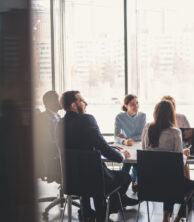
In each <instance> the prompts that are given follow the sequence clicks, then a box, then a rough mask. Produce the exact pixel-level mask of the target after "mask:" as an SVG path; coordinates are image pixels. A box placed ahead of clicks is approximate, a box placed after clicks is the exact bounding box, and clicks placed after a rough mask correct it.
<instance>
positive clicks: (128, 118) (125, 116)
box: [114, 94, 146, 193]
mask: <svg viewBox="0 0 194 222" xmlns="http://www.w3.org/2000/svg"><path fill="white" fill-rule="evenodd" d="M138 109H139V103H138V98H137V96H135V95H132V94H129V95H126V96H125V99H124V105H123V106H122V110H123V111H124V112H121V113H119V114H118V115H117V116H116V119H115V132H114V137H115V142H117V143H120V144H124V145H126V146H132V145H133V143H134V142H137V141H141V133H142V130H143V128H144V126H145V123H146V114H145V113H142V112H138ZM131 166H132V164H130V163H124V164H123V168H122V170H123V171H125V172H127V173H129V171H130V169H131ZM136 171H137V170H136V164H133V169H132V190H133V192H134V193H136V192H137V183H136V180H137V172H136Z"/></svg>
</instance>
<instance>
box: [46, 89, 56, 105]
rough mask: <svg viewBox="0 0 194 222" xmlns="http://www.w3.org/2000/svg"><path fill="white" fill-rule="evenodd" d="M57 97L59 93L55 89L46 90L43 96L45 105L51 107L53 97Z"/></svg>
mask: <svg viewBox="0 0 194 222" xmlns="http://www.w3.org/2000/svg"><path fill="white" fill-rule="evenodd" d="M57 97H58V94H57V93H56V91H55V90H50V91H48V92H46V93H45V94H44V95H43V98H42V100H43V103H44V105H45V107H50V104H51V103H52V101H53V99H54V100H56V98H57Z"/></svg>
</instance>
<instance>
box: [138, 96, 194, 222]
mask: <svg viewBox="0 0 194 222" xmlns="http://www.w3.org/2000/svg"><path fill="white" fill-rule="evenodd" d="M142 148H143V149H148V150H155V151H170V152H182V153H183V154H184V157H185V158H184V159H186V158H187V157H188V156H189V155H190V152H189V149H183V145H182V135H181V131H180V129H178V128H177V127H176V116H175V109H174V107H173V105H172V103H171V102H170V101H167V100H163V101H161V102H159V103H158V104H157V105H156V106H155V109H154V121H153V122H152V123H151V124H147V125H146V127H145V128H144V130H143V133H142ZM184 182H185V187H184V189H185V192H188V191H189V190H193V189H194V181H191V180H188V179H186V178H185V181H184ZM173 205H174V204H173V203H172V202H168V203H164V209H163V210H164V214H163V222H169V221H170V215H171V213H172V211H173ZM183 209H184V206H183V205H181V208H180V210H179V213H178V215H177V217H176V218H175V220H174V222H180V221H181V217H182V216H183V211H184V210H183Z"/></svg>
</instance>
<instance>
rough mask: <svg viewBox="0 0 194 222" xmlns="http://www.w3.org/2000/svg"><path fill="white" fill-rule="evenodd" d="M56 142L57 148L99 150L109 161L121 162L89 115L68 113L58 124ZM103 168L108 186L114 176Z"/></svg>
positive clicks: (121, 157)
mask: <svg viewBox="0 0 194 222" xmlns="http://www.w3.org/2000/svg"><path fill="white" fill-rule="evenodd" d="M63 130H64V131H63ZM57 140H58V143H59V146H60V147H61V146H64V147H65V148H66V149H79V150H85V151H86V150H88V151H90V150H91V151H92V150H99V151H100V152H101V154H102V155H103V156H104V157H106V158H107V159H109V160H112V161H114V162H122V161H123V156H122V155H121V154H120V153H119V152H118V151H117V150H115V149H114V148H112V147H110V146H109V145H108V144H107V142H106V141H105V140H104V138H103V136H102V134H101V132H100V130H99V127H98V125H97V122H96V120H95V118H94V117H93V116H92V115H89V114H79V113H76V112H72V111H68V112H67V113H66V114H65V116H64V118H62V119H61V121H60V122H59V123H58V126H57ZM63 141H64V143H63ZM103 168H104V175H105V182H106V183H108V184H109V183H111V181H112V180H113V177H114V175H112V173H111V170H109V169H108V168H107V167H106V166H105V165H103Z"/></svg>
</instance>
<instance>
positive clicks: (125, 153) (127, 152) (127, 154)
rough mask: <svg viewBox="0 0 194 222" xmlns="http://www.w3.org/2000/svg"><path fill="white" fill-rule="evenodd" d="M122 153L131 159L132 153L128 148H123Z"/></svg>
mask: <svg viewBox="0 0 194 222" xmlns="http://www.w3.org/2000/svg"><path fill="white" fill-rule="evenodd" d="M121 153H122V154H123V155H124V157H125V159H129V158H130V157H131V154H130V153H129V151H127V150H124V149H123V150H121Z"/></svg>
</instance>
